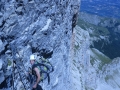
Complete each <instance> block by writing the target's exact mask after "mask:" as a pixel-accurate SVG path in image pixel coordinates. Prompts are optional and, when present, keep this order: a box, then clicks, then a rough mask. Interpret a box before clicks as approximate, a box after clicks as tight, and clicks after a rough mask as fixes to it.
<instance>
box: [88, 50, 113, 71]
mask: <svg viewBox="0 0 120 90" xmlns="http://www.w3.org/2000/svg"><path fill="white" fill-rule="evenodd" d="M91 51H92V52H93V54H94V56H91V61H90V62H91V64H92V65H93V64H94V62H95V61H97V60H100V65H99V67H98V68H99V69H100V70H102V67H103V66H104V65H105V64H108V63H110V62H111V59H110V58H109V57H107V56H105V55H104V54H102V53H100V52H98V51H97V50H95V49H94V48H91Z"/></svg>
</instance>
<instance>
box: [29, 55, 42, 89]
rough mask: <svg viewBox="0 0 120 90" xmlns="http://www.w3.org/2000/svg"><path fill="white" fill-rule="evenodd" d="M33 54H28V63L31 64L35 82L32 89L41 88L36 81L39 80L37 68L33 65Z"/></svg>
mask: <svg viewBox="0 0 120 90" xmlns="http://www.w3.org/2000/svg"><path fill="white" fill-rule="evenodd" d="M35 60H36V59H35V55H30V63H31V65H32V74H33V75H35V76H36V78H37V79H36V82H35V83H34V85H33V87H32V88H33V89H32V90H43V89H42V87H41V86H40V85H38V83H39V82H40V78H41V77H40V71H39V69H38V68H37V67H36V66H35V63H36V62H35Z"/></svg>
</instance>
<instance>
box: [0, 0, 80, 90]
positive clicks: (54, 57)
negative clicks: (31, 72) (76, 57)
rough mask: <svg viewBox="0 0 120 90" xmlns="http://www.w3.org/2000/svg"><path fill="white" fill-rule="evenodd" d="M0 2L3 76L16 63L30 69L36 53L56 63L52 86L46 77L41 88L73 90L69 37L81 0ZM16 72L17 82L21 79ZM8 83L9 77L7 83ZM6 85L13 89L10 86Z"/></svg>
mask: <svg viewBox="0 0 120 90" xmlns="http://www.w3.org/2000/svg"><path fill="white" fill-rule="evenodd" d="M0 5H1V6H0V7H1V9H0V39H1V40H0V47H1V48H0V58H1V61H2V62H3V64H2V68H1V72H0V73H2V74H3V75H2V74H0V75H1V76H0V77H3V78H7V77H9V76H10V75H11V72H13V71H14V68H11V67H12V66H14V64H15V66H16V67H17V66H18V65H19V66H20V68H21V70H25V69H26V70H27V68H28V67H29V66H30V64H29V56H30V55H31V54H32V53H37V54H39V55H42V56H43V57H44V58H47V59H49V60H50V62H51V64H52V65H53V66H54V72H53V73H51V74H50V77H51V80H50V85H48V84H47V80H45V81H44V82H43V83H42V87H43V88H44V89H45V90H61V89H64V90H72V89H71V88H70V87H74V86H73V85H72V81H71V77H70V75H71V74H70V68H69V67H70V61H71V59H70V58H69V57H70V40H71V39H70V38H71V36H72V32H73V28H74V26H75V24H76V18H77V13H78V11H79V5H80V0H75V1H72V0H66V1H65V0H45V1H40V0H2V1H1V2H0ZM23 63H24V64H23ZM22 65H24V66H25V68H23V67H22ZM3 69H5V70H3ZM18 71H19V70H17V69H16V70H15V72H18ZM22 74H23V75H24V73H22ZM17 75H18V77H17V76H15V78H14V83H15V85H17V83H19V82H20V81H21V79H20V76H19V74H17ZM0 83H2V82H0ZM8 83H9V82H8V80H7V81H5V83H4V84H7V85H8ZM2 84H3V83H2ZM19 85H20V84H19ZM26 85H27V84H26ZM23 86H24V85H23ZM3 87H4V86H3ZM3 87H1V88H3ZM7 87H9V88H11V86H10V85H8V86H7ZM15 88H17V86H15ZM26 88H27V87H26ZM27 90H28V89H27Z"/></svg>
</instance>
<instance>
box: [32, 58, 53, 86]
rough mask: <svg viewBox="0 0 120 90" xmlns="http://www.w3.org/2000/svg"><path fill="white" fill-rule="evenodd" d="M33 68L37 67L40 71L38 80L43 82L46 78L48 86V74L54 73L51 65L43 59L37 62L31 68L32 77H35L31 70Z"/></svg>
mask: <svg viewBox="0 0 120 90" xmlns="http://www.w3.org/2000/svg"><path fill="white" fill-rule="evenodd" d="M35 67H37V68H38V69H39V71H40V76H41V78H40V80H41V81H43V80H44V79H46V78H48V84H49V83H50V76H49V74H50V73H51V72H53V71H54V69H53V66H52V65H51V63H50V62H49V61H48V60H47V59H44V58H40V59H39V60H37V61H36V62H35V64H34V65H33V66H32V72H33V74H34V75H36V73H35V72H34V70H33V69H34V68H35Z"/></svg>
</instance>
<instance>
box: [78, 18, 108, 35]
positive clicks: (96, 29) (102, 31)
mask: <svg viewBox="0 0 120 90" xmlns="http://www.w3.org/2000/svg"><path fill="white" fill-rule="evenodd" d="M77 25H78V26H80V27H81V28H82V29H84V30H88V29H91V30H93V33H90V36H91V37H92V36H96V37H99V36H100V35H102V36H105V35H109V34H110V33H109V31H108V29H107V28H105V27H102V26H98V25H94V24H91V23H89V22H85V21H84V20H81V19H80V18H79V19H78V22H77Z"/></svg>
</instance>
